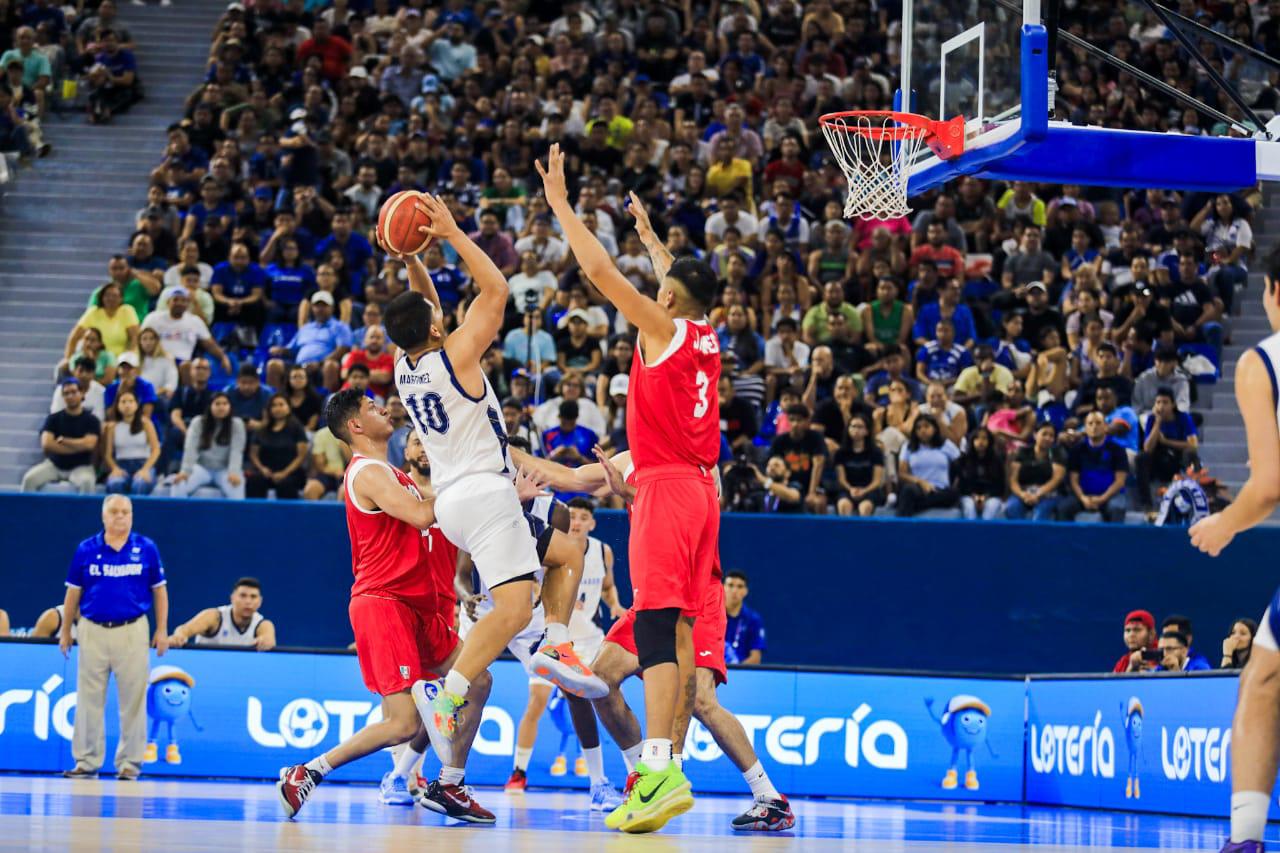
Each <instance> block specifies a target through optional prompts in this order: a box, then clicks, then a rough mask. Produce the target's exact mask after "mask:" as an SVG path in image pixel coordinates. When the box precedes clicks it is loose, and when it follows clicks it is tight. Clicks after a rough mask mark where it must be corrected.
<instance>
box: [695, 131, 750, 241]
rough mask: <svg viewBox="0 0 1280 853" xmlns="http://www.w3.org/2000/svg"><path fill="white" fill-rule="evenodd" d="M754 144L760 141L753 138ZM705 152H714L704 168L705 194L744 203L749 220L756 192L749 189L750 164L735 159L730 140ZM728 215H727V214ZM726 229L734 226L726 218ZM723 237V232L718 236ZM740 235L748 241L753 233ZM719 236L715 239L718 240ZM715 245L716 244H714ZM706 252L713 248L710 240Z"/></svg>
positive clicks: (726, 139)
mask: <svg viewBox="0 0 1280 853" xmlns="http://www.w3.org/2000/svg"><path fill="white" fill-rule="evenodd" d="M756 138H757V140H758V139H759V137H756ZM708 148H709V149H710V150H711V151H713V152H714V160H713V161H712V162H711V163H710V164H709V165H708V168H707V190H708V191H709V192H710V193H711V194H712V195H713V196H715V197H717V198H721V199H723V198H725V197H726V196H729V195H738V196H740V197H741V198H742V199H743V200H744V201H743V206H744V207H745V208H746V211H747V213H749V214H751V215H752V216H754V215H755V212H756V203H755V191H754V189H753V188H752V174H753V171H754V170H753V169H752V167H751V162H752V161H750V160H745V159H743V158H741V157H739V156H737V153H736V148H735V145H734V142H733V140H732V139H729V138H727V137H721V138H720V139H719V140H717V142H716V144H715V146H714V147H712V146H710V145H708ZM727 212H728V211H726V213H727ZM725 222H726V225H733V224H735V223H734V221H733V219H732V218H729V217H726V220H725ZM707 230H708V231H710V230H711V222H710V221H708V222H707ZM721 233H723V232H721ZM742 233H743V235H744V236H746V235H751V236H749V237H747V239H748V240H751V239H752V238H753V237H754V234H755V229H754V228H752V229H750V230H744V231H742ZM719 236H720V235H717V237H719ZM717 242H718V240H717ZM707 248H708V249H711V248H713V244H712V242H711V240H709V239H708V240H707Z"/></svg>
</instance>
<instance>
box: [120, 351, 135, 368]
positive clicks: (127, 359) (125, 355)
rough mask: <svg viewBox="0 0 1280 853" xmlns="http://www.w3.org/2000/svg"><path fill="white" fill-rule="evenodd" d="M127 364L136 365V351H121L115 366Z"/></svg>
mask: <svg viewBox="0 0 1280 853" xmlns="http://www.w3.org/2000/svg"><path fill="white" fill-rule="evenodd" d="M124 364H127V365H129V366H130V367H137V366H138V354H137V353H136V352H122V353H120V357H119V358H117V359H116V366H117V367H119V366H121V365H124Z"/></svg>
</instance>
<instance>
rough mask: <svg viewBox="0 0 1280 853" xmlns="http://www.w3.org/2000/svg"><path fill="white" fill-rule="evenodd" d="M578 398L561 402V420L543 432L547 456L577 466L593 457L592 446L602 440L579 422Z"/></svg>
mask: <svg viewBox="0 0 1280 853" xmlns="http://www.w3.org/2000/svg"><path fill="white" fill-rule="evenodd" d="M579 402H580V401H578V400H564V401H562V402H561V403H560V406H559V413H560V420H559V424H558V425H557V426H554V427H552V428H551V429H549V430H547V431H545V432H544V433H543V434H542V447H543V450H544V451H545V452H546V454H547V458H548V459H551V460H554V461H556V462H560V463H562V464H564V465H568V466H569V467H571V468H577V467H578V466H579V465H583V464H585V463H587V462H590V461H591V460H592V458H593V456H592V448H594V447H595V446H596V445H597V444H598V443H599V442H600V436H599V435H598V434H597V433H596V432H594V431H593V430H590V429H587V428H586V427H584V426H582V425H581V424H579V423H578V404H579Z"/></svg>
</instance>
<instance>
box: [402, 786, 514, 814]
mask: <svg viewBox="0 0 1280 853" xmlns="http://www.w3.org/2000/svg"><path fill="white" fill-rule="evenodd" d="M418 805H420V806H422V807H423V808H424V809H428V810H430V811H433V812H435V813H436V814H442V815H444V816H445V817H450V818H453V819H454V820H461V821H465V822H466V823H486V824H487V823H493V822H494V821H495V820H497V818H495V817H494V816H493V812H491V811H489V810H488V809H486V808H485V807H484V806H482V805H480V804H479V803H477V802H476V801H475V799H474V798H473V797H472V796H471V789H470V788H468V787H467V786H466V785H465V784H461V785H442V784H440V782H439V781H438V780H437V781H435V782H432V783H431V784H430V785H428V786H427V787H426V789H425V790H424V791H423V792H422V794H421V796H419V797H418Z"/></svg>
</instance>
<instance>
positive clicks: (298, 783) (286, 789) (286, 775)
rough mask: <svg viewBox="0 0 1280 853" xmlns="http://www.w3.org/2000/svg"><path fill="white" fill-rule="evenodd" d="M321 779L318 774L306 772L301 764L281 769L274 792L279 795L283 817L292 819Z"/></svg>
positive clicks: (312, 771) (311, 771)
mask: <svg viewBox="0 0 1280 853" xmlns="http://www.w3.org/2000/svg"><path fill="white" fill-rule="evenodd" d="M322 778H323V777H322V776H321V775H320V774H319V773H317V772H315V771H314V770H308V769H307V768H306V767H305V766H304V765H302V764H295V765H293V766H292V767H284V768H281V770H280V781H279V782H277V783H276V792H277V793H279V794H280V805H281V806H283V807H284V816H285V817H287V818H290V819H292V818H293V816H294V815H296V814H297V813H298V812H299V811H301V810H302V806H303V805H304V804H305V803H306V802H307V800H308V799H309V798H310V797H311V794H312V793H313V792H314V791H315V789H316V785H319V784H320V780H321V779H322Z"/></svg>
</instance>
